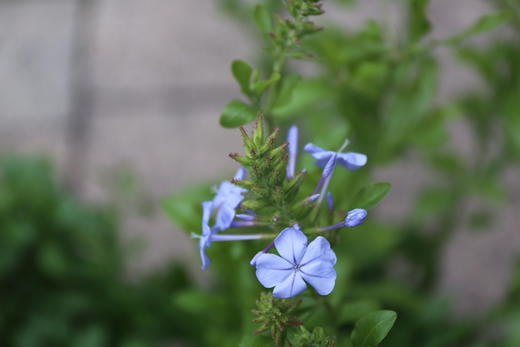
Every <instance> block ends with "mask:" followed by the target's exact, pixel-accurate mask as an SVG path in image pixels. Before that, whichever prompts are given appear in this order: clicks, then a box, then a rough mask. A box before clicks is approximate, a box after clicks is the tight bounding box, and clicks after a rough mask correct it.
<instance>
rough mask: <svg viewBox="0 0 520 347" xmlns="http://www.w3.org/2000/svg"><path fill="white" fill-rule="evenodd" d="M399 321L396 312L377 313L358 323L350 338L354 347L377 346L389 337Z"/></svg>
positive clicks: (368, 315) (370, 314)
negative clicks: (389, 333) (396, 321)
mask: <svg viewBox="0 0 520 347" xmlns="http://www.w3.org/2000/svg"><path fill="white" fill-rule="evenodd" d="M396 319H397V314H396V313H395V312H394V311H375V312H372V313H369V314H367V315H366V316H364V317H363V318H361V319H360V320H358V321H357V322H356V325H355V327H354V330H353V331H352V335H351V336H350V338H351V340H352V344H353V345H354V347H374V346H377V345H378V344H379V343H381V341H383V339H384V338H385V337H386V335H388V332H389V331H390V329H392V326H393V325H394V323H395V320H396Z"/></svg>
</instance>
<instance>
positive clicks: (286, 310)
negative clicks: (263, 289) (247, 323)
mask: <svg viewBox="0 0 520 347" xmlns="http://www.w3.org/2000/svg"><path fill="white" fill-rule="evenodd" d="M301 302H302V301H301V299H300V300H296V299H275V298H273V296H272V295H271V293H261V294H260V298H259V299H258V300H257V301H256V306H257V309H255V310H253V314H254V315H255V317H256V318H255V319H254V322H255V323H259V324H261V327H260V328H258V329H257V330H255V334H260V333H263V332H269V333H270V334H271V337H272V338H273V340H274V341H275V343H276V345H277V346H281V345H282V343H283V342H284V341H285V340H286V338H287V331H288V328H289V327H295V326H300V325H302V324H303V323H302V322H301V321H299V320H298V317H297V316H296V314H295V313H296V312H295V311H296V310H297V308H298V307H299V306H300V304H301Z"/></svg>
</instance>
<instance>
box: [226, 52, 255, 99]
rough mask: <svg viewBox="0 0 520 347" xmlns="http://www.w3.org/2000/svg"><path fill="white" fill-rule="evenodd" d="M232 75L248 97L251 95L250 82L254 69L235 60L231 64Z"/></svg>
mask: <svg viewBox="0 0 520 347" xmlns="http://www.w3.org/2000/svg"><path fill="white" fill-rule="evenodd" d="M231 73H232V74H233V77H235V79H236V80H237V82H238V84H239V85H240V89H242V92H243V93H244V94H246V95H251V89H250V88H249V82H250V81H251V75H252V74H253V68H251V66H249V64H248V63H246V62H245V61H242V60H233V63H231Z"/></svg>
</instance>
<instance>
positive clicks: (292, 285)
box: [254, 225, 336, 298]
mask: <svg viewBox="0 0 520 347" xmlns="http://www.w3.org/2000/svg"><path fill="white" fill-rule="evenodd" d="M274 246H275V247H276V250H277V251H278V253H279V254H280V256H278V255H275V254H272V253H262V254H259V255H258V254H257V255H256V256H255V258H254V260H255V262H254V263H255V264H256V277H257V278H258V280H259V281H260V283H261V284H262V285H263V286H264V287H266V288H272V287H274V290H273V296H274V297H276V298H291V297H294V296H296V295H300V294H301V293H303V292H304V291H305V289H307V285H306V283H305V282H307V283H308V284H310V285H311V286H312V287H314V289H316V291H317V292H318V294H320V295H328V294H330V292H332V290H333V289H334V285H335V283H336V270H334V265H335V264H336V254H334V251H332V249H331V248H330V244H329V242H328V241H327V239H325V238H324V237H322V236H318V237H316V238H315V239H314V240H313V241H312V242H311V243H310V244H309V245H307V237H306V236H305V234H304V233H303V232H301V230H300V228H299V227H298V225H294V226H292V227H289V228H286V229H284V230H283V231H282V232H281V233H280V234H279V235H278V236H277V237H276V239H275V240H274Z"/></svg>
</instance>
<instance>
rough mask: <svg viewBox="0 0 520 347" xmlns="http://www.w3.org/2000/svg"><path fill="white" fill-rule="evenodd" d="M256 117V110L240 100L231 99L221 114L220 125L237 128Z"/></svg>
mask: <svg viewBox="0 0 520 347" xmlns="http://www.w3.org/2000/svg"><path fill="white" fill-rule="evenodd" d="M255 117H256V110H254V109H253V108H252V107H251V106H249V105H247V104H245V103H243V102H242V101H240V100H231V101H230V102H229V104H227V105H226V107H225V108H224V110H223V111H222V114H221V115H220V125H222V126H223V127H224V128H236V127H238V126H240V125H244V124H247V123H249V122H251V121H252V120H253V119H255Z"/></svg>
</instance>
